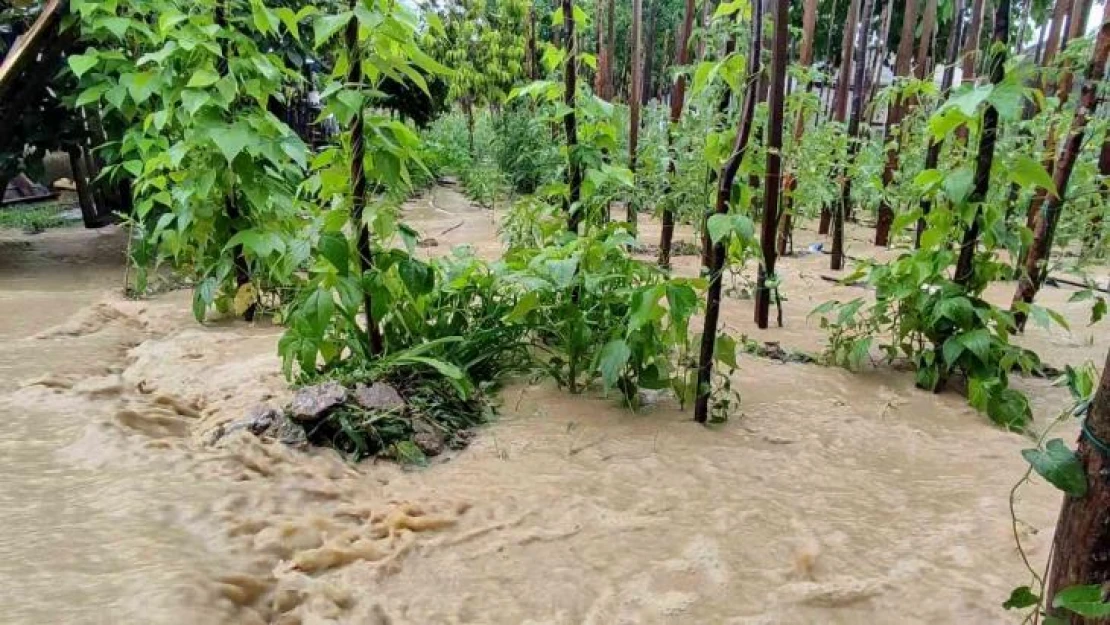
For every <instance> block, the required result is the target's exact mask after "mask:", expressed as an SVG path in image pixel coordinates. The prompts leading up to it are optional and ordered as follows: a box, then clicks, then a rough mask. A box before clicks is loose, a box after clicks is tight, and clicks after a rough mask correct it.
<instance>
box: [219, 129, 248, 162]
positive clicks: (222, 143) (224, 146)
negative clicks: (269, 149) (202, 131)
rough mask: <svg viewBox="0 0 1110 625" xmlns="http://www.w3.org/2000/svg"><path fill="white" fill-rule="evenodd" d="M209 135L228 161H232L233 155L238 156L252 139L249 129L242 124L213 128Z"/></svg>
mask: <svg viewBox="0 0 1110 625" xmlns="http://www.w3.org/2000/svg"><path fill="white" fill-rule="evenodd" d="M210 136H211V137H212V141H214V142H215V143H216V147H217V148H219V149H220V152H221V153H222V154H223V155H224V158H226V159H227V162H228V163H231V162H232V161H234V160H235V157H236V156H239V154H240V153H241V152H242V151H243V150H244V149H245V148H246V147H247V145H249V144H250V142H251V139H252V136H251V131H250V129H249V128H247V127H245V126H243V125H242V124H234V125H231V126H227V127H223V128H219V129H214V130H213V131H212V132H211V135H210Z"/></svg>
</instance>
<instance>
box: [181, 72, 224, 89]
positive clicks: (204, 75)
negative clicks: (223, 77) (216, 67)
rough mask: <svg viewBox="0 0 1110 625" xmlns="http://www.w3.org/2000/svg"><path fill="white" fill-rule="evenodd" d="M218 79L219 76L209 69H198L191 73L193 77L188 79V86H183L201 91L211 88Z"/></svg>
mask: <svg viewBox="0 0 1110 625" xmlns="http://www.w3.org/2000/svg"><path fill="white" fill-rule="evenodd" d="M219 79H220V75H219V74H217V73H216V72H214V71H212V70H210V69H204V68H201V69H198V70H197V71H195V72H193V77H192V78H190V79H189V84H187V85H185V87H186V88H187V89H203V88H205V87H211V86H212V85H214V84H216V81H217V80H219Z"/></svg>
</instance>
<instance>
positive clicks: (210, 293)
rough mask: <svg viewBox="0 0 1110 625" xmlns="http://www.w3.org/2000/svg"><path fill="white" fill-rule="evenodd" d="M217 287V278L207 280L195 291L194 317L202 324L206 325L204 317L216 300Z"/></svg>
mask: <svg viewBox="0 0 1110 625" xmlns="http://www.w3.org/2000/svg"><path fill="white" fill-rule="evenodd" d="M216 286H217V285H216V280H215V278H205V279H204V280H201V282H200V283H199V284H197V286H196V288H195V289H194V290H193V317H195V318H196V320H197V321H199V322H201V323H204V315H205V313H206V312H207V311H208V307H209V306H211V305H212V302H213V301H215V299H216Z"/></svg>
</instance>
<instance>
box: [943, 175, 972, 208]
mask: <svg viewBox="0 0 1110 625" xmlns="http://www.w3.org/2000/svg"><path fill="white" fill-rule="evenodd" d="M974 179H975V172H973V171H972V170H971V168H969V167H961V168H959V169H957V170H955V171H951V172H949V173H948V175H947V176H945V177H944V193H945V194H946V195H947V196H948V199H949V200H950V201H951V202H952V204H954V205H956V206H960V205H962V204H963V203H964V202H966V201H967V198H968V196H970V195H971V184H972V182H974Z"/></svg>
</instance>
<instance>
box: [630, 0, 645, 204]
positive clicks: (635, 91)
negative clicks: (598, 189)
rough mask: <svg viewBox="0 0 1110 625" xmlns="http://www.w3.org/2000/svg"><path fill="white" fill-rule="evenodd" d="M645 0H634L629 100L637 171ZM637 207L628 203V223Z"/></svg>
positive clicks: (632, 157) (633, 166) (633, 163)
mask: <svg viewBox="0 0 1110 625" xmlns="http://www.w3.org/2000/svg"><path fill="white" fill-rule="evenodd" d="M643 24H644V10H643V0H632V55H631V56H630V57H629V61H628V62H629V63H631V64H632V88H631V96H632V97H630V98H629V100H628V168H629V169H631V170H632V173H633V175H635V173H636V151H637V150H638V149H639V146H640V94H642V93H643V92H644V87H643V80H644V76H643V63H642V60H643V50H642V48H641V46H642V45H643V41H642V39H643ZM636 209H637V207H636V206H635V204H634V203H633V202H629V203H628V223H636Z"/></svg>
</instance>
